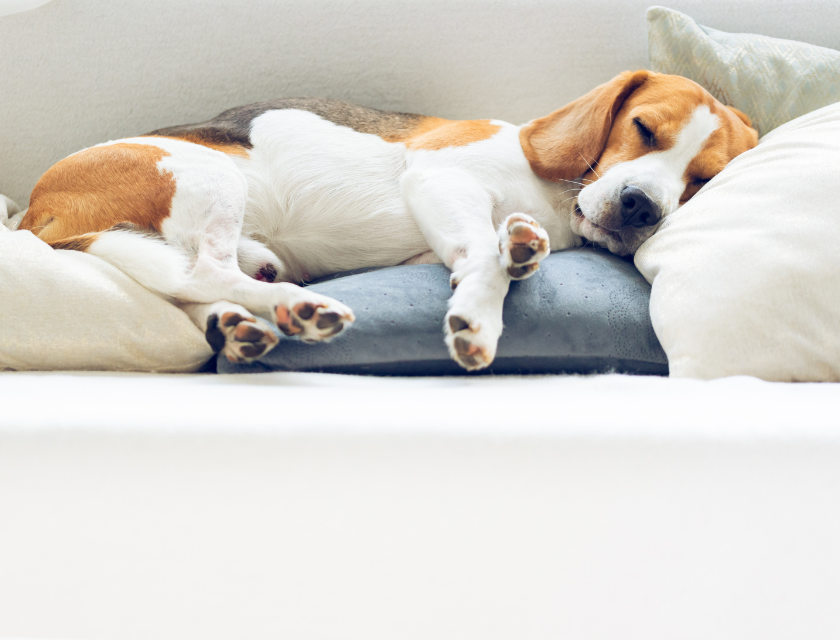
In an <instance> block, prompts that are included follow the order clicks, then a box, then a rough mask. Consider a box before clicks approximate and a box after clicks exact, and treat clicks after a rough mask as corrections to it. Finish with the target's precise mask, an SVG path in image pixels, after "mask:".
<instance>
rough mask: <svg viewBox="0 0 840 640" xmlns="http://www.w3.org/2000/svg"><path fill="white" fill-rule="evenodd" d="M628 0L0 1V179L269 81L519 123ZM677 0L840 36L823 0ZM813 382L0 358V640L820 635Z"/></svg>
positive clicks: (835, 438) (633, 45)
mask: <svg viewBox="0 0 840 640" xmlns="http://www.w3.org/2000/svg"><path fill="white" fill-rule="evenodd" d="M14 4H15V3H11V4H10V5H9V6H12V5H14ZM647 4H648V3H647V2H642V1H641V0H621V1H619V0H593V1H591V2H586V3H581V2H571V1H569V0H556V1H551V2H546V1H542V0H493V1H490V0H458V1H457V2H452V1H443V0H433V1H427V2H422V3H420V2H411V1H410V0H378V1H377V0H359V1H342V0H307V1H306V2H289V1H287V0H282V1H269V0H253V1H251V2H248V3H243V2H237V1H235V0H204V1H198V0H179V1H177V2H174V1H171V0H169V1H165V0H142V1H141V0H121V1H120V2H110V3H103V2H97V1H96V0H53V1H52V2H49V3H47V4H45V5H43V6H40V7H38V8H35V9H32V10H31V11H26V12H22V13H16V14H13V15H7V16H4V17H2V18H0V87H2V95H3V98H2V100H0V123H2V124H3V126H2V127H0V193H4V194H6V195H9V196H11V197H12V198H13V199H15V200H17V201H18V202H20V203H21V204H24V205H25V203H26V201H27V199H28V194H29V191H30V190H31V188H32V186H33V185H34V183H35V181H36V180H37V178H38V176H39V175H40V173H41V172H43V171H44V170H45V169H46V168H48V167H49V166H50V164H51V163H52V162H54V161H56V160H58V159H60V158H62V157H63V156H65V155H67V154H68V153H71V152H73V151H76V150H78V149H80V148H82V147H84V146H87V145H90V144H94V143H97V142H101V141H103V140H107V139H112V138H117V137H122V136H127V135H132V134H137V133H142V132H145V131H149V130H152V129H155V128H158V127H162V126H166V125H169V124H176V123H184V122H192V121H197V120H201V119H204V118H206V117H209V116H212V115H214V114H216V113H218V112H219V111H221V110H223V109H225V108H227V107H230V106H233V105H237V104H245V103H248V102H252V101H257V100H261V99H266V98H270V97H279V96H293V95H319V96H326V97H331V98H338V99H344V100H348V101H352V102H357V103H360V104H365V105H368V106H374V107H379V108H384V109H395V110H404V111H411V112H418V113H428V114H434V115H439V116H443V117H450V118H474V117H494V118H500V119H506V120H510V121H514V122H522V121H526V120H528V119H531V118H533V117H537V116H541V115H544V114H546V113H548V112H549V111H551V110H553V109H555V108H556V107H558V106H560V105H562V104H564V103H566V102H568V101H570V100H571V99H573V98H575V97H577V96H579V95H581V94H583V93H584V92H586V91H588V90H589V89H591V88H592V87H593V86H595V85H596V84H598V83H600V82H603V81H606V80H608V79H609V78H610V77H612V76H613V75H615V74H616V73H617V72H619V71H622V70H624V69H629V68H640V67H645V66H646V65H647V49H646V40H645V8H646V7H647ZM670 6H672V7H673V8H675V9H678V10H680V11H683V12H685V13H687V14H690V15H692V16H693V17H695V18H696V19H697V20H698V21H700V22H701V23H703V24H708V25H712V26H714V27H716V28H719V29H723V30H727V31H746V32H753V33H763V34H767V35H772V36H776V37H782V38H791V39H796V40H803V41H807V42H811V43H813V44H818V45H822V46H826V47H833V48H835V49H837V48H840V32H838V31H837V29H836V28H835V25H836V24H837V23H836V21H832V19H831V17H832V16H836V15H837V12H838V9H837V3H836V2H833V1H831V0H803V1H802V2H797V3H795V4H792V3H789V2H784V1H782V0H769V1H768V0H736V1H734V2H732V1H725V0H704V1H699V0H673V2H671V3H670ZM2 7H3V5H2V4H0V9H2ZM0 286H2V283H0ZM0 330H2V310H0ZM45 339H48V336H47V337H45ZM838 397H840V391H839V390H838V387H837V385H836V384H780V383H769V382H763V381H760V380H757V379H754V378H749V377H733V378H725V379H720V380H714V381H699V380H680V379H669V378H662V377H656V376H623V375H615V374H603V375H591V376H489V377H488V376H485V377H475V376H466V375H465V376H451V377H446V378H396V377H394V378H376V377H362V376H344V375H329V374H318V373H265V374H253V375H239V376H234V375H212V374H166V375H164V374H142V373H104V372H2V373H0V638H53V639H68V640H69V639H74V640H106V639H107V640H112V639H113V640H117V639H119V640H133V639H135V638H136V639H140V638H158V639H161V640H169V639H172V640H175V639H178V640H183V639H191V638H196V639H198V638H201V639H202V640H211V639H216V638H219V639H222V638H248V639H254V640H256V639H260V638H289V639H297V638H301V639H304V638H305V639H310V638H311V639H316V638H317V639H321V638H323V639H327V638H341V639H342V640H344V639H351V638H353V639H355V638H358V639H360V640H362V639H364V640H376V639H380V638H381V639H394V638H400V639H415V638H416V639H426V638H457V639H463V638H482V639H483V640H490V639H495V638H569V639H573V638H591V639H615V638H645V639H656V640H659V639H662V640H670V639H675V638H680V639H683V638H685V639H695V638H696V639H698V640H699V639H703V640H707V639H709V638H739V639H741V638H762V640H771V639H773V640H775V639H782V638H809V639H817V638H835V637H837V634H838V630H840V607H838V606H837V603H838V602H840V551H838V545H837V541H838V540H840V419H839V418H838V413H837V406H838Z"/></svg>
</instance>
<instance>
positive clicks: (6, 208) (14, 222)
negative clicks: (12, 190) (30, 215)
mask: <svg viewBox="0 0 840 640" xmlns="http://www.w3.org/2000/svg"><path fill="white" fill-rule="evenodd" d="M25 214H26V211H21V210H20V207H19V206H18V205H17V203H16V202H15V201H14V200H12V199H11V198H9V197H8V196H4V195H3V194H2V193H0V224H2V225H3V226H4V227H6V228H7V229H9V230H10V231H14V230H15V229H17V228H18V225H19V224H20V221H21V220H23V216H24V215H25Z"/></svg>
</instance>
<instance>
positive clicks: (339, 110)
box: [146, 98, 500, 156]
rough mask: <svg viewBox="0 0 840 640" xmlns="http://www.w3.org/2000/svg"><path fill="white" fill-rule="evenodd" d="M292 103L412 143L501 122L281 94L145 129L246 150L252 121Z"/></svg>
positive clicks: (465, 135)
mask: <svg viewBox="0 0 840 640" xmlns="http://www.w3.org/2000/svg"><path fill="white" fill-rule="evenodd" d="M284 109H295V110H298V111H308V112H309V113H313V114H315V115H316V116H318V117H319V118H322V119H323V120H326V121H328V122H332V123H333V124H337V125H339V126H341V127H347V128H348V129H353V131H358V132H359V133H370V134H373V135H376V136H379V137H380V138H382V139H383V140H385V141H386V142H402V143H405V144H406V146H408V147H409V148H411V149H443V148H444V147H453V146H463V145H467V144H470V143H471V142H478V141H480V140H486V139H487V138H489V137H490V136H492V135H493V134H494V133H496V132H497V131H498V130H499V129H500V127H499V126H498V125H494V124H490V122H489V121H488V120H460V121H459V120H446V119H444V118H435V117H431V116H423V115H418V114H416V113H402V112H399V111H380V110H379V109H370V108H368V107H360V106H357V105H354V104H348V103H346V102H339V101H337V100H324V99H320V98H281V99H279V100H267V101H265V102H257V103H255V104H250V105H246V106H243V107H236V108H234V109H228V110H227V111H225V112H223V113H220V114H219V115H218V116H216V117H215V118H212V119H210V120H206V121H204V122H199V123H196V124H186V125H179V126H176V127H167V128H165V129H157V130H156V131H152V132H151V133H148V134H146V135H149V136H162V137H166V138H178V139H181V140H187V141H188V142H194V143H196V144H201V145H204V146H205V147H210V148H211V149H216V150H218V151H222V152H223V153H227V154H230V155H239V156H247V154H248V149H251V148H252V147H253V144H252V143H251V125H252V123H253V121H254V119H255V118H257V117H259V116H261V115H262V114H264V113H266V112H267V111H280V110H284Z"/></svg>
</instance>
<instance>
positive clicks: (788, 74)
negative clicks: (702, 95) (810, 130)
mask: <svg viewBox="0 0 840 640" xmlns="http://www.w3.org/2000/svg"><path fill="white" fill-rule="evenodd" d="M647 22H648V47H649V53H650V66H651V69H653V70H654V71H661V72H662V73H673V74H677V75H680V76H685V77H686V78H691V79H692V80H694V81H695V82H697V83H698V84H700V85H702V86H703V87H705V88H706V89H708V90H709V91H710V92H711V93H712V94H713V95H714V96H715V97H716V98H717V99H718V100H720V101H721V102H723V103H724V104H728V105H731V106H733V107H736V108H738V109H740V110H741V111H743V112H744V113H746V114H747V115H749V116H750V118H752V121H753V126H755V127H756V128H757V129H758V132H759V134H760V135H764V134H766V133H768V132H769V131H771V130H773V129H775V128H776V127H778V126H779V125H782V124H784V123H785V122H788V121H790V120H793V119H794V118H798V117H799V116H801V115H804V114H806V113H809V112H811V111H813V110H815V109H819V108H821V107H824V106H826V105H829V104H832V103H834V102H837V101H840V51H835V50H834V49H827V48H826V47H818V46H816V45H812V44H806V43H804V42H796V41H793V40H781V39H779V38H770V37H768V36H760V35H754V34H751V33H726V32H724V31H718V30H717V29H711V28H709V27H704V26H702V25H699V24H697V23H696V22H695V21H694V20H693V19H692V18H690V17H689V16H687V15H685V14H683V13H680V12H679V11H673V10H672V9H666V8H665V7H651V8H650V9H648V11H647Z"/></svg>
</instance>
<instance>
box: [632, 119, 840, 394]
mask: <svg viewBox="0 0 840 640" xmlns="http://www.w3.org/2000/svg"><path fill="white" fill-rule="evenodd" d="M838 194H840V104H835V105H831V106H829V107H825V108H823V109H820V110H818V111H815V112H813V113H810V114H808V115H806V116H802V117H800V118H798V119H796V120H794V121H792V122H789V123H788V124H786V125H783V126H782V127H780V128H778V129H776V130H775V131H773V132H772V133H771V134H769V135H768V136H766V137H765V138H764V139H763V140H762V141H761V142H760V143H759V145H758V146H757V147H756V148H755V149H752V150H750V151H747V152H746V153H744V154H742V155H740V156H738V157H737V158H735V159H734V160H733V161H732V162H731V163H730V164H729V165H728V166H727V167H726V168H725V169H724V170H723V171H722V172H721V173H720V174H718V176H717V177H716V178H715V179H714V180H712V181H711V182H710V183H709V184H708V185H706V187H704V188H703V189H702V190H701V191H700V192H699V193H698V194H697V195H696V196H694V198H692V199H691V200H690V201H689V202H688V203H687V204H686V205H684V206H683V207H682V208H680V209H678V210H677V211H676V212H674V213H673V214H671V215H670V216H669V217H668V218H667V219H666V220H665V221H664V223H663V224H662V227H661V228H660V229H659V231H657V233H656V234H655V235H654V236H652V237H651V238H650V240H648V241H647V242H646V243H645V244H644V245H642V247H641V249H640V250H639V251H638V252H637V253H636V258H635V260H636V265H637V266H638V267H639V269H640V270H641V272H642V273H643V274H644V275H645V276H646V277H647V279H648V280H649V281H651V282H653V291H652V294H651V301H650V309H651V318H652V321H653V326H654V328H655V329H656V333H657V335H658V336H659V339H660V340H661V341H662V346H663V347H664V348H665V352H666V353H667V354H668V360H669V363H670V370H671V375H672V376H689V377H698V378H716V377H721V376H730V375H741V374H746V375H753V376H757V377H760V378H764V379H766V380H780V381H792V380H813V381H819V380H824V381H829V380H832V381H838V380H840V249H838V246H839V245H840V206H838Z"/></svg>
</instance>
